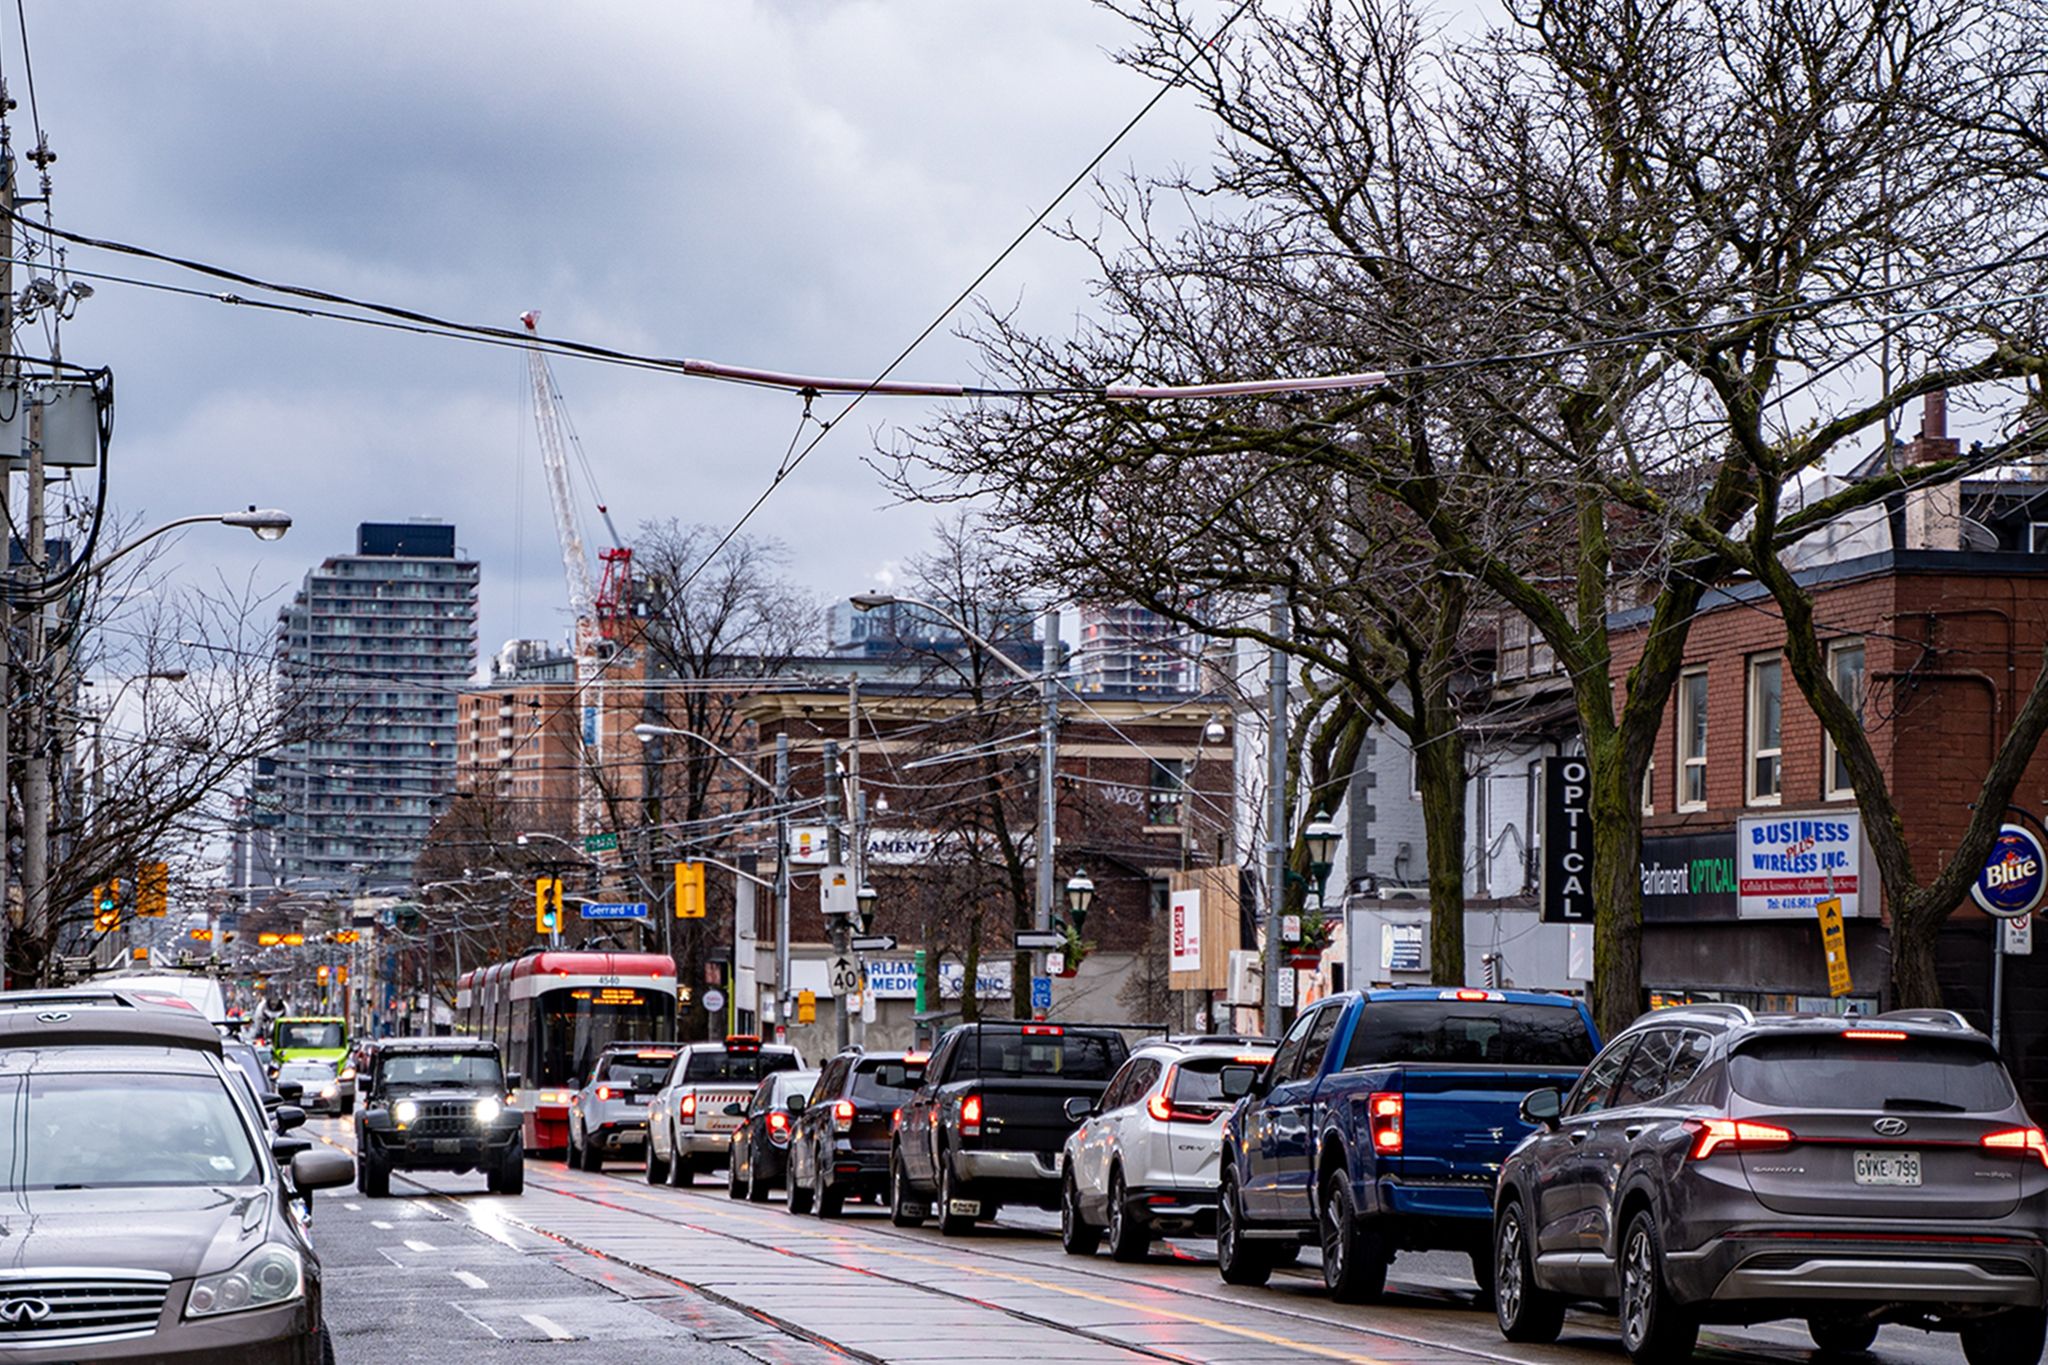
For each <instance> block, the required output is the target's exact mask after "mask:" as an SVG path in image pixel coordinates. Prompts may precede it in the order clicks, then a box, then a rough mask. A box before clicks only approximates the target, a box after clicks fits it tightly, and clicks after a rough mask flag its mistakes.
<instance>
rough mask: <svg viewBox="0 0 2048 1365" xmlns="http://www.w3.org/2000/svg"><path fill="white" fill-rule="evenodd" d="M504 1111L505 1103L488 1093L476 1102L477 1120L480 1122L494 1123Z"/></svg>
mask: <svg viewBox="0 0 2048 1365" xmlns="http://www.w3.org/2000/svg"><path fill="white" fill-rule="evenodd" d="M504 1111H505V1106H504V1105H502V1104H500V1103H498V1102H497V1101H496V1100H494V1099H492V1098H491V1097H490V1096H489V1095H486V1096H484V1097H483V1098H482V1099H480V1100H478V1101H477V1102H476V1121H477V1122H478V1123H494V1122H496V1121H497V1118H498V1115H499V1114H501V1113H503V1112H504Z"/></svg>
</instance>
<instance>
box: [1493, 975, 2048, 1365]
mask: <svg viewBox="0 0 2048 1365" xmlns="http://www.w3.org/2000/svg"><path fill="white" fill-rule="evenodd" d="M1523 1116H1524V1118H1526V1119H1527V1120H1528V1121H1529V1122H1531V1123H1533V1124H1535V1125H1536V1126H1537V1127H1536V1131H1535V1132H1533V1133H1531V1134H1530V1135H1529V1137H1528V1138H1527V1139H1526V1140H1525V1141H1524V1142H1523V1143H1522V1144H1521V1145H1520V1146H1519V1147H1517V1148H1516V1149H1515V1150H1514V1152H1513V1153H1512V1154H1511V1155H1510V1156H1509V1157H1508V1159H1507V1161H1506V1162H1505V1163H1504V1164H1503V1165H1502V1167H1501V1172H1500V1180H1499V1183H1498V1185H1497V1186H1496V1191H1497V1193H1496V1199H1495V1217H1494V1274H1495V1283H1496V1286H1497V1290H1496V1294H1495V1308H1496V1312H1497V1314H1498V1316H1499V1319H1500V1327H1501V1332H1502V1334H1503V1335H1505V1336H1506V1337H1507V1338H1508V1339H1509V1340H1510V1341H1549V1340H1554V1339H1555V1338H1556V1337H1557V1335H1558V1332H1559V1331H1560V1328H1561V1324H1562V1322H1563V1318H1564V1311H1565V1307H1566V1305H1567V1304H1568V1303H1570V1302H1572V1301H1575V1300H1594V1301H1599V1302H1604V1303H1610V1304H1613V1305H1615V1306H1616V1308H1617V1309H1618V1312H1619V1316H1620V1325H1621V1336H1622V1344H1623V1346H1624V1347H1626V1348H1627V1350H1628V1353H1629V1355H1630V1357H1631V1358H1632V1359H1633V1360H1636V1361H1638V1362H1647V1361H1655V1362H1659V1365H1663V1363H1664V1362H1670V1361H1676V1360H1684V1359H1686V1358H1687V1357H1689V1356H1690V1355H1691V1353H1692V1349H1693V1344H1694V1341H1695V1339H1696V1338H1697V1336H1698V1334H1699V1329H1700V1325H1701V1324H1702V1323H1754V1322H1764V1321H1769V1320H1772V1319H1778V1318H1803V1319H1805V1320H1806V1324H1807V1328H1808V1331H1809V1332H1811V1333H1812V1336H1813V1339H1814V1342H1815V1344H1816V1345H1818V1346H1819V1347H1821V1349H1822V1350H1823V1351H1825V1352H1849V1351H1857V1350H1862V1349H1864V1348H1866V1347H1868V1346H1869V1344H1870V1343H1871V1341H1872V1340H1873V1339H1874V1338H1875V1337H1876V1335H1877V1330H1878V1328H1879V1326H1881V1325H1882V1324H1885V1323H1906V1324H1911V1325H1914V1326H1918V1327H1924V1328H1929V1329H1933V1330H1937V1331H1954V1332H1959V1333H1961V1335H1962V1345H1963V1354H1964V1356H1965V1358H1966V1359H1967V1360H1969V1362H1970V1365H2017V1363H2018V1362H2026V1365H2033V1363H2034V1362H2035V1361H2038V1360H2039V1359H2040V1357H2041V1349H2042V1342H2043V1335H2044V1316H2043V1296H2044V1288H2043V1287H2044V1283H2048V1139H2044V1138H2043V1136H2042V1133H2041V1130H2040V1129H2039V1128H2037V1127H2035V1126H2034V1123H2033V1120H2032V1119H2030V1118H2029V1117H2028V1116H2027V1112H2026V1110H2025V1109H2023V1108H2022V1107H2021V1105H2020V1101H2019V1096H2018V1095H2017V1094H2016V1093H2015V1092H2014V1089H2013V1084H2012V1079H2011V1077H2010V1076H2008V1075H2007V1073H2006V1070H2005V1066H2004V1064H2003V1063H2002V1062H2001V1061H2000V1060H1999V1057H1998V1054H1997V1053H1996V1051H1994V1050H1993V1048H1992V1046H1991V1043H1990V1041H1989V1040H1988V1039H1986V1038H1985V1037H1984V1036H1983V1035H1982V1034H1980V1033H1978V1032H1977V1031H1976V1030H1974V1029H1972V1028H1970V1027H1969V1026H1968V1025H1967V1024H1965V1023H1964V1022H1963V1020H1962V1018H1961V1017H1960V1016H1958V1015H1955V1014H1952V1013H1949V1012H1948V1011H1945V1010H1907V1011H1899V1012H1895V1013H1892V1014H1884V1015H1878V1016H1876V1017H1875V1018H1864V1019H1858V1018H1856V1017H1854V1016H1850V1017H1846V1018H1845V1017H1841V1016H1833V1015H1779V1016H1761V1017H1759V1016H1756V1015H1752V1014H1751V1013H1750V1012H1749V1011H1748V1010H1746V1009H1743V1008H1741V1007H1740V1006H1735V1005H1707V1006H1701V1005H1695V1006H1688V1007H1686V1008H1683V1009H1675V1010H1664V1011H1660V1012H1657V1013H1654V1014H1650V1015H1646V1016H1644V1017H1643V1018H1641V1019H1639V1020H1637V1021H1636V1022H1635V1023H1634V1024H1633V1025H1631V1026H1630V1027H1629V1028H1628V1029H1626V1030H1624V1031H1623V1032H1622V1033H1621V1034H1620V1035H1618V1036H1617V1037H1616V1038H1615V1039H1614V1041H1613V1042H1611V1043H1610V1044H1609V1045H1608V1046H1607V1048H1606V1050H1605V1051H1603V1052H1602V1053H1601V1054H1600V1055H1599V1056H1598V1057H1597V1058H1595V1059H1594V1061H1593V1064H1592V1065H1591V1066H1590V1067H1588V1068H1587V1069H1586V1072H1585V1075H1584V1076H1583V1077H1582V1078H1581V1079H1580V1081H1579V1083H1578V1084H1577V1085H1576V1086H1574V1087H1573V1089H1572V1091H1571V1094H1570V1095H1569V1096H1562V1095H1560V1094H1559V1093H1558V1092H1557V1091H1555V1090H1539V1091H1536V1092H1534V1093H1533V1094H1531V1095H1530V1096H1529V1097H1528V1098H1527V1099H1526V1100H1524V1101H1523Z"/></svg>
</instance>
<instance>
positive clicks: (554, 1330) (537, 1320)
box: [519, 1313, 576, 1341]
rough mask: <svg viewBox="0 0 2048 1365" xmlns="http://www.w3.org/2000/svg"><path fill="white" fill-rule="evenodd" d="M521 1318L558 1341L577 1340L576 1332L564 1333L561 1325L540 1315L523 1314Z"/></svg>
mask: <svg viewBox="0 0 2048 1365" xmlns="http://www.w3.org/2000/svg"><path fill="white" fill-rule="evenodd" d="M519 1316H520V1317H521V1318H523V1319H525V1320H526V1321H527V1322H530V1323H532V1324H533V1325H534V1326H535V1327H538V1328H539V1329H540V1330H541V1331H543V1332H546V1333H547V1334H548V1335H549V1336H550V1337H552V1338H553V1339H554V1340H556V1341H574V1340H576V1334H575V1333H574V1332H565V1331H563V1330H562V1325H561V1324H560V1323H558V1322H555V1321H553V1320H552V1319H550V1318H545V1317H543V1316H541V1315H540V1314H539V1313H521V1314H520V1315H519Z"/></svg>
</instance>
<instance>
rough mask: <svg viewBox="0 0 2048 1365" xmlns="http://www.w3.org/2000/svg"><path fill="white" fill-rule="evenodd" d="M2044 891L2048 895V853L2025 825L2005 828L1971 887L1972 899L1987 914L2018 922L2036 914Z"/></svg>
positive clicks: (1999, 833) (1993, 844)
mask: <svg viewBox="0 0 2048 1365" xmlns="http://www.w3.org/2000/svg"><path fill="white" fill-rule="evenodd" d="M2044 892H2048V851H2044V850H2043V849H2042V847H2041V841H2040V840H2039V839H2037V838H2035V837H2034V833H2033V831H2032V830H2029V829H2027V828H2026V827H2025V826H2023V825H2006V826H2003V827H2002V828H2000V830H1999V831H1998V837H1997V838H1996V839H1994V840H1992V841H1991V854H1990V856H1989V857H1987V858H1985V859H1984V870H1983V871H1982V872H1979V873H1978V874H1977V881H1976V884H1975V885H1974V886H1972V887H1971V888H1970V899H1972V900H1974V901H1976V902H1977V904H1978V905H1980V906H1982V907H1983V908H1984V911H1985V913H1987V914H1992V915H1996V916H1998V917H1999V918H2000V919H2018V918H2020V917H2021V916H2023V915H2030V914H2032V913H2033V912H2034V909H2035V907H2037V906H2039V905H2040V904H2041V897H2042V894H2043V893H2044Z"/></svg>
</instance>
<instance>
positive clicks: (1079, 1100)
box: [1066, 1095, 1095, 1123]
mask: <svg viewBox="0 0 2048 1365" xmlns="http://www.w3.org/2000/svg"><path fill="white" fill-rule="evenodd" d="M1066 1111H1067V1120H1068V1122H1070V1123H1083V1122H1086V1121H1087V1119H1088V1116H1089V1115H1090V1114H1093V1113H1094V1112H1095V1101H1094V1100H1091V1099H1089V1098H1088V1097H1087V1096H1086V1095H1076V1096H1074V1098H1072V1099H1070V1100H1068V1101H1067V1103H1066Z"/></svg>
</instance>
